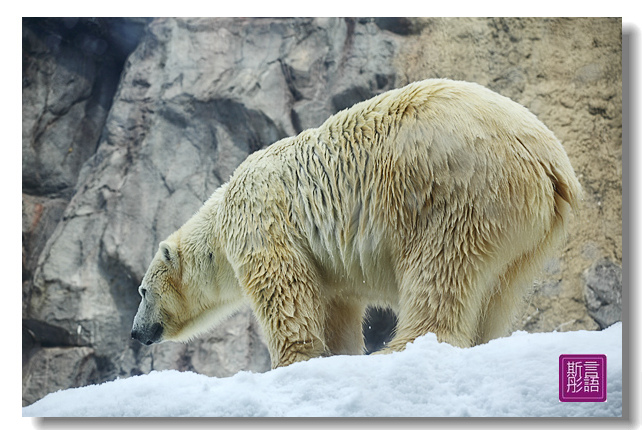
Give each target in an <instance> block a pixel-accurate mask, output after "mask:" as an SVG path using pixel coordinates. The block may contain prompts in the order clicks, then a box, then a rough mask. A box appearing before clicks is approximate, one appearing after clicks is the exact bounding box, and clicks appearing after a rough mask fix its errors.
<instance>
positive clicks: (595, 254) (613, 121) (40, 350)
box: [22, 18, 622, 405]
mask: <svg viewBox="0 0 642 430" xmlns="http://www.w3.org/2000/svg"><path fill="white" fill-rule="evenodd" d="M621 42H622V40H621V21H620V20H619V19H601V18H593V19H503V18H502V19H454V18H452V19H404V18H376V19H371V18H356V19H352V18H348V19H343V18H316V19H313V18H310V19H154V20H145V19H25V20H23V143H22V147H23V180H22V183H23V185H22V189H23V244H22V252H23V287H22V288H23V329H22V330H23V404H25V405H26V404H30V403H32V402H34V401H35V400H37V399H39V398H41V397H43V396H44V395H46V394H47V393H49V392H52V391H55V390H58V389H61V388H67V387H72V386H80V385H85V384H88V383H96V382H100V381H105V380H109V379H114V378H116V377H126V376H130V375H135V374H140V373H146V372H149V371H150V370H153V369H154V370H159V369H169V368H175V369H183V370H193V371H196V372H200V373H204V374H207V375H213V376H227V375H231V374H233V373H235V372H237V371H239V370H241V369H245V370H253V371H264V370H267V369H268V368H269V356H268V354H267V351H266V349H265V346H264V344H263V341H262V339H261V334H260V330H259V328H258V326H257V324H256V322H255V321H254V318H253V317H252V316H251V314H250V312H249V310H245V311H243V312H241V313H239V314H237V315H235V316H234V317H233V318H231V319H230V320H229V321H227V322H225V323H224V324H222V325H221V326H220V327H218V328H217V329H216V330H214V331H212V332H211V333H210V334H209V335H206V336H203V337H202V338H200V339H198V340H196V341H194V342H192V343H190V344H187V345H183V344H161V345H154V346H152V347H142V346H140V345H138V344H137V342H134V341H132V340H130V339H129V332H130V328H131V322H132V319H133V316H134V314H135V312H136V308H137V305H138V301H139V297H138V294H137V287H138V285H139V283H140V281H141V279H142V277H143V275H144V273H145V270H146V268H147V265H148V264H149V262H150V260H151V258H152V256H153V254H154V253H155V250H156V248H157V246H158V243H159V241H160V240H162V239H163V238H165V237H166V236H167V235H168V234H170V233H171V232H172V231H174V230H175V229H176V228H178V227H179V226H180V225H182V224H183V223H184V222H185V221H186V220H187V219H188V218H189V217H190V216H191V215H192V214H193V213H194V212H195V211H196V209H197V208H198V207H199V206H200V205H201V204H202V202H203V201H204V200H205V199H207V197H208V196H209V195H210V194H211V193H212V192H213V191H214V190H215V189H216V188H217V187H218V186H219V185H220V184H222V183H223V182H225V181H226V180H227V179H228V178H229V176H230V174H231V173H232V172H233V171H234V169H235V168H236V166H237V165H238V164H239V163H241V162H242V161H243V160H244V159H245V158H246V157H247V155H248V154H250V153H251V152H253V151H255V150H257V149H259V148H262V147H264V146H266V145H269V144H271V143H272V142H274V141H276V140H278V139H279V138H281V137H284V136H288V135H292V134H295V133H297V132H299V131H301V130H303V129H305V128H308V127H315V126H318V125H319V124H321V122H322V121H323V120H325V119H326V118H327V117H328V116H330V115H331V114H333V113H335V112H336V111H338V110H340V109H343V108H345V107H348V106H351V105H352V104H354V103H355V102H358V101H361V100H364V99H367V98H369V97H371V96H373V95H376V94H378V93H381V92H383V91H386V90H388V89H391V88H395V87H399V86H402V85H404V84H406V83H409V82H411V81H414V80H419V79H424V78H429V77H448V78H452V79H462V80H469V81H476V82H479V83H481V84H483V85H486V86H488V87H489V88H491V89H493V90H495V91H497V92H499V93H501V94H504V95H506V96H508V97H511V98H513V99H514V100H516V101H517V102H519V103H521V104H523V105H525V106H527V107H528V108H529V109H531V110H532V111H533V112H534V113H535V114H536V115H538V116H539V117H540V119H542V121H544V123H546V124H547V125H548V126H549V128H551V129H552V130H553V131H554V132H555V133H556V134H557V136H558V137H559V138H560V139H561V140H562V141H563V143H564V145H565V147H566V149H567V151H568V153H569V156H570V158H571V162H572V163H573V165H574V167H575V169H576V171H577V173H578V176H579V178H580V181H581V183H582V185H583V186H584V188H585V193H586V196H585V200H584V202H583V204H582V208H581V211H580V213H579V214H578V216H577V217H576V218H575V221H574V223H573V225H572V226H571V229H570V232H569V236H568V241H567V244H566V247H565V249H563V250H561V252H560V254H559V257H557V258H554V259H552V260H550V261H549V262H548V264H547V266H546V268H545V271H544V273H543V277H542V280H540V281H538V283H537V284H536V286H535V292H534V294H533V296H532V297H531V298H530V300H529V304H528V307H527V308H526V309H525V312H524V315H523V318H522V320H521V322H520V326H519V327H518V328H521V329H527V330H529V331H549V330H553V329H556V330H560V331H564V330H576V329H599V328H603V327H606V326H608V325H609V324H611V323H612V322H614V321H617V320H619V319H620V318H621V289H622V285H621V277H622V274H621V264H622V234H621V219H622V212H621V208H622V201H621V192H622V182H621V172H622V170H621V166H622V159H621V156H622V140H621V138H622V110H621V106H622V88H621V74H622V70H621V53H622V44H621ZM372 315H375V316H373V317H372V318H373V323H372V324H366V325H364V331H365V332H366V333H367V334H368V335H369V336H370V337H371V338H372V339H374V338H377V339H378V338H382V339H383V338H385V336H382V334H381V333H380V331H381V330H386V328H385V327H384V328H383V329H382V328H379V327H381V326H382V325H383V326H386V325H388V326H389V323H387V324H381V321H394V318H392V317H391V316H390V315H389V314H383V317H379V323H377V321H374V320H377V318H378V317H377V316H376V315H377V314H376V312H373V313H372ZM372 327H377V328H376V330H374V329H372ZM388 329H389V327H388ZM370 331H377V333H370ZM368 345H369V346H370V345H371V342H368Z"/></svg>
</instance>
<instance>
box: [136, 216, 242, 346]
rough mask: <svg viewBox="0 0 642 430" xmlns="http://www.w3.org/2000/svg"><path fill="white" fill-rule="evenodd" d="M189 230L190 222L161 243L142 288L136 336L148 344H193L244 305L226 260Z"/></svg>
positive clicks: (140, 288) (198, 235)
mask: <svg viewBox="0 0 642 430" xmlns="http://www.w3.org/2000/svg"><path fill="white" fill-rule="evenodd" d="M196 216H198V214H197V215H196ZM190 227H192V226H191V225H190V222H189V221H188V223H187V224H186V225H185V226H183V227H182V228H181V229H180V230H178V231H177V232H175V233H174V234H172V235H171V236H170V237H169V238H167V240H165V241H163V242H162V243H161V244H160V246H159V247H158V251H157V253H156V255H155V257H154V259H153V260H152V262H151V264H150V266H149V268H148V269H147V273H146V274H145V276H144V278H143V281H142V282H141V285H140V287H139V288H138V292H139V294H140V296H141V302H140V305H139V307H138V312H137V313H136V316H135V317H134V324H133V327H132V332H131V335H132V338H133V339H136V340H138V341H140V342H141V343H143V344H146V345H151V344H153V343H159V342H164V341H167V340H173V341H183V342H185V341H188V340H190V339H191V338H193V337H195V336H196V335H198V334H200V333H202V332H204V331H207V330H208V329H210V328H211V327H212V326H213V325H214V324H215V323H216V322H218V321H219V320H221V319H222V318H225V317H227V316H229V315H230V314H231V313H233V312H234V311H235V310H236V309H238V308H239V306H240V305H241V304H242V296H241V294H240V290H239V288H236V287H235V286H236V285H238V284H237V283H236V280H235V277H234V275H233V272H232V271H231V268H230V267H229V264H228V263H227V260H226V259H225V257H224V256H223V255H222V254H221V253H219V252H215V251H214V250H212V249H211V247H209V246H207V244H206V243H203V242H206V241H203V240H202V237H201V236H203V235H202V234H199V232H196V233H197V234H193V233H194V231H193V228H190Z"/></svg>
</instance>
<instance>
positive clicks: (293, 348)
mask: <svg viewBox="0 0 642 430" xmlns="http://www.w3.org/2000/svg"><path fill="white" fill-rule="evenodd" d="M580 196H581V187H580V184H579V183H578V180H577V178H576V176H575V174H574V172H573V168H572V166H571V164H570V162H569V159H568V157H567V154H566V152H565V151H564V149H563V147H562V145H561V144H560V142H559V141H558V140H557V139H556V138H555V136H554V135H553V133H552V132H551V131H550V130H548V129H547V128H546V127H545V126H544V125H543V124H542V123H541V122H540V121H539V120H538V119H537V118H536V117H535V116H534V115H533V114H531V113H530V112H529V111H528V110H527V109H526V108H524V107H522V106H520V105H518V104H517V103H515V102H513V101H511V100H510V99H508V98H506V97H503V96H500V95H498V94H496V93H494V92H492V91H490V90H488V89H486V88H484V87H482V86H480V85H477V84H473V83H467V82H458V81H451V80H444V79H431V80H425V81H421V82H415V83H412V84H410V85H407V86H405V87H403V88H400V89H395V90H392V91H388V92H386V93H383V94H380V95H378V96H376V97H374V98H372V99H370V100H367V101H364V102H361V103H358V104H356V105H354V106H353V107H351V108H349V109H346V110H343V111H341V112H339V113H337V114H335V115H334V116H332V117H330V118H329V119H328V120H327V121H325V122H324V123H323V124H322V125H321V126H320V127H318V128H316V129H309V130H305V131H303V132H302V133H300V134H299V135H298V136H294V137H289V138H285V139H283V140H280V141H278V142H276V143H274V144H272V145H271V146H269V147H268V148H266V149H264V150H261V151H257V152H255V153H254V154H252V155H250V156H249V157H248V158H247V160H246V161H244V162H243V163H242V164H241V165H240V166H239V167H238V168H237V169H236V171H235V172H234V174H233V175H232V177H231V179H230V180H229V181H228V182H227V183H226V184H224V185H222V186H221V187H220V188H219V189H218V190H216V191H215V192H214V194H213V195H212V196H211V197H210V198H209V200H207V202H205V203H204V205H203V206H202V207H201V209H200V210H199V211H198V212H197V213H196V214H195V215H194V216H193V217H192V218H191V219H190V220H188V221H187V222H186V223H185V225H183V226H182V227H181V228H180V229H179V230H177V231H176V232H174V233H173V234H172V235H170V236H169V237H168V238H167V239H166V240H165V241H163V242H162V243H161V244H160V246H159V249H158V252H157V254H156V256H155V257H154V259H153V261H152V262H151V265H150V267H149V269H148V271H147V273H146V275H145V276H144V279H143V280H142V283H141V286H140V287H139V292H140V295H141V297H142V300H141V303H140V306H139V309H138V312H137V314H136V316H135V318H134V324H133V329H132V337H133V338H135V339H138V340H140V341H141V342H143V343H145V344H152V343H155V342H162V341H167V340H175V341H188V340H189V339H190V338H192V337H194V336H196V335H198V334H199V333H201V332H203V331H205V330H207V329H209V328H210V327H212V326H213V325H214V324H216V322H217V321H219V320H221V319H222V318H225V317H227V316H229V315H230V314H231V313H233V312H235V311H236V310H237V309H239V308H240V307H241V306H243V305H244V304H246V303H249V305H250V306H251V308H252V310H253V312H254V314H255V316H256V318H257V319H258V321H259V323H260V325H261V327H262V329H263V332H264V336H265V338H266V343H267V345H268V349H269V352H270V355H271V360H272V366H273V367H278V366H285V365H288V364H291V363H294V362H297V361H302V360H307V359H310V358H312V357H318V356H326V355H332V354H361V353H362V352H363V349H364V342H363V336H362V331H361V327H362V325H361V323H362V318H363V315H364V310H365V308H366V306H368V305H373V306H379V307H390V308H392V309H393V310H394V311H395V312H396V314H397V317H398V324H397V328H396V332H395V335H394V338H393V339H392V340H391V341H390V342H389V344H388V345H387V347H386V349H385V350H384V352H390V351H400V350H403V349H404V348H405V346H406V344H407V343H408V342H412V341H413V340H414V339H415V338H417V337H418V336H421V335H424V334H426V333H428V332H432V333H435V334H436V335H437V338H438V340H439V341H441V342H448V343H450V344H452V345H455V346H458V347H470V346H473V345H476V344H479V343H484V342H487V341H488V340H490V339H493V338H496V337H499V336H503V335H506V334H508V333H509V332H510V327H511V323H512V321H513V319H514V318H515V314H516V312H517V310H518V309H519V308H520V306H519V305H520V302H522V301H523V300H522V298H523V296H524V294H525V293H526V292H527V291H528V289H529V286H530V285H531V282H532V279H533V276H534V275H535V273H536V271H537V270H538V268H539V267H540V266H541V264H542V263H543V259H545V258H546V257H547V256H548V255H550V253H551V252H552V251H553V250H554V248H555V246H557V245H558V244H559V242H560V240H561V239H563V238H564V235H565V226H566V224H567V221H568V219H569V217H570V213H571V211H572V210H573V209H575V208H577V205H578V201H579V199H580Z"/></svg>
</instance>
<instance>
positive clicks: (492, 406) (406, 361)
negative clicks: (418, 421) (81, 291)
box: [22, 323, 622, 417]
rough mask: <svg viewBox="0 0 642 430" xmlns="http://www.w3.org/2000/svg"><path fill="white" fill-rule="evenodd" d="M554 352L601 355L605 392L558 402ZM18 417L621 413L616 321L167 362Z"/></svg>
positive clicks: (56, 398)
mask: <svg viewBox="0 0 642 430" xmlns="http://www.w3.org/2000/svg"><path fill="white" fill-rule="evenodd" d="M560 354H605V355H606V356H607V382H608V384H607V401H606V402H603V403H595V402H593V403H563V402H560V401H559V397H558V383H559V382H558V359H559V355H560ZM22 414H23V416H25V417H150V416H153V417H165V416H172V417H211V416H215V417H233V416H236V417H238V416H242V417H374V416H388V417H399V416H404V417H407V416H413V417H562V416H564V417H588V416H591V417H594V416H598V417H607V416H608V417H619V416H621V415H622V323H617V324H614V325H613V326H611V327H610V328H608V329H606V330H603V331H599V332H598V331H596V332H593V331H577V332H566V333H536V334H528V333H525V332H516V333H514V334H513V335H512V336H510V337H507V338H501V339H496V340H493V341H491V342H489V343H487V344H484V345H480V346H476V347H474V348H468V349H460V348H455V347H453V346H450V345H447V344H443V343H439V342H437V339H436V337H435V336H434V335H431V334H429V335H427V336H423V337H421V338H419V339H417V340H416V341H415V342H414V343H412V344H409V345H408V347H407V349H406V350H405V351H403V352H399V353H393V354H388V355H370V356H335V357H328V358H317V359H313V360H310V361H307V362H303V363H296V364H293V365H291V366H288V367H285V368H279V369H276V370H272V371H269V372H266V373H251V372H240V373H238V374H236V375H234V376H231V377H229V378H212V377H207V376H203V375H199V374H196V373H193V372H178V371H174V370H170V371H162V372H156V371H153V372H151V373H150V374H148V375H141V376H134V377H130V378H126V379H118V380H115V381H111V382H106V383H103V384H100V385H91V386H87V387H81V388H73V389H68V390H62V391H58V392H56V393H52V394H49V395H47V396H46V397H45V398H43V399H41V400H39V401H38V402H36V403H34V404H32V405H30V406H27V407H24V408H23V409H22Z"/></svg>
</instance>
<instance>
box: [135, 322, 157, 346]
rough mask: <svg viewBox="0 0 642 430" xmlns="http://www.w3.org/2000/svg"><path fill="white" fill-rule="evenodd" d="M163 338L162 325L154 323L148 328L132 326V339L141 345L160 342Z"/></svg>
mask: <svg viewBox="0 0 642 430" xmlns="http://www.w3.org/2000/svg"><path fill="white" fill-rule="evenodd" d="M162 336H163V325H162V324H160V323H154V324H152V325H149V326H143V327H141V326H134V328H133V329H132V339H136V340H137V341H139V342H140V343H142V344H145V345H151V344H152V343H157V342H160V340H161V337H162Z"/></svg>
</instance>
